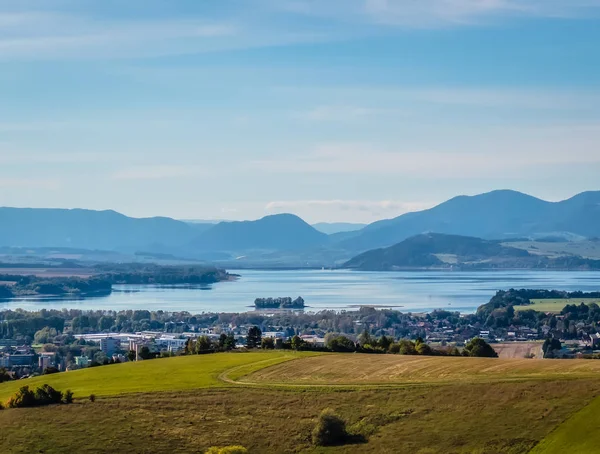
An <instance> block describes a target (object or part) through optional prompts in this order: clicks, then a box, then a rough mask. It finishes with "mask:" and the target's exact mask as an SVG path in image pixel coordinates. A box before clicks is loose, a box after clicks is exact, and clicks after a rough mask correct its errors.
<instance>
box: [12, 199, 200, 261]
mask: <svg viewBox="0 0 600 454" xmlns="http://www.w3.org/2000/svg"><path fill="white" fill-rule="evenodd" d="M209 227H211V226H210V225H208V226H207V225H203V224H197V225H190V224H187V223H185V222H181V221H176V220H174V219H170V218H163V217H156V218H145V219H137V218H130V217H127V216H125V215H123V214H120V213H117V212H115V211H110V210H109V211H93V210H82V209H74V210H65V209H42V208H0V246H25V247H70V248H82V249H92V250H93V249H101V250H128V251H133V250H150V251H158V252H160V251H162V250H169V249H172V248H174V247H178V246H182V245H184V244H186V243H187V242H189V241H191V240H192V239H193V238H194V237H196V236H198V235H199V234H200V233H202V232H203V231H204V230H206V229H207V228H209Z"/></svg>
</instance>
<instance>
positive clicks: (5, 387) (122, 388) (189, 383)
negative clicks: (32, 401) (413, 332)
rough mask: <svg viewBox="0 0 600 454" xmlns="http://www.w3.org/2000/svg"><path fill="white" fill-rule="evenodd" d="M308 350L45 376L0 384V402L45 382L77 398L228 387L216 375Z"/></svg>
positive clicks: (167, 360)
mask: <svg viewBox="0 0 600 454" xmlns="http://www.w3.org/2000/svg"><path fill="white" fill-rule="evenodd" d="M311 355H314V353H309V352H290V351H287V352H282V351H278V352H272V353H262V352H258V353H231V354H226V355H193V356H180V357H176V358H164V359H161V360H154V361H140V362H133V363H125V364H114V365H110V366H103V367H96V368H90V369H81V370H75V371H71V372H66V373H59V374H52V375H45V376H40V377H34V378H31V379H27V380H19V381H13V382H7V383H2V384H0V402H5V401H6V400H8V398H9V397H10V396H12V395H13V394H14V393H15V391H17V390H18V389H19V387H21V386H24V385H29V386H30V387H36V386H40V385H42V384H44V383H47V384H49V385H50V386H52V387H54V388H56V389H59V390H61V391H64V390H66V389H71V390H72V391H73V392H74V393H75V398H77V397H80V398H81V397H87V396H89V395H90V394H96V395H97V396H112V395H116V394H128V393H142V392H146V393H147V392H160V391H180V390H187V389H197V388H208V387H222V386H229V384H228V383H226V382H223V381H221V380H219V374H221V373H222V372H224V371H227V370H233V372H232V373H233V376H234V377H235V371H236V370H237V369H238V368H241V367H243V369H242V370H243V372H244V373H250V372H252V371H253V370H257V369H259V368H262V367H266V366H269V365H274V364H277V363H280V362H283V361H289V360H291V359H295V358H299V357H303V356H311Z"/></svg>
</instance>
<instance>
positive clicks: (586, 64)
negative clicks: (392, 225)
mask: <svg viewBox="0 0 600 454" xmlns="http://www.w3.org/2000/svg"><path fill="white" fill-rule="evenodd" d="M599 42H600V0H581V1H580V0H418V1H416V0H187V1H176V0H161V1H159V0H128V1H126V2H124V1H116V0H103V1H102V2H99V1H91V0H19V1H14V0H0V205H4V206H32V207H65V208H72V207H85V208H92V209H107V208H111V209H116V210H118V211H121V212H123V213H125V214H128V215H132V216H153V215H166V216H172V217H176V218H184V219H193V218H196V219H223V218H225V219H255V218H259V217H262V216H264V215H267V214H274V213H278V212H294V213H296V214H298V215H300V216H302V217H304V218H305V219H306V220H308V221H310V222H317V221H357V222H370V221H374V220H376V219H380V218H387V217H393V216H396V215H399V214H401V213H403V212H406V211H412V210H415V209H421V208H425V207H429V206H432V205H434V204H436V203H439V202H441V201H444V200H446V199H448V198H450V197H452V196H454V195H457V194H476V193H480V192H485V191H489V190H493V189H499V188H511V189H516V190H520V191H523V192H527V193H530V194H533V195H535V196H538V197H541V198H545V199H548V200H560V199H563V198H567V197H570V196H572V195H574V194H575V193H577V192H581V191H584V190H594V189H600V187H599V183H598V175H600V48H599V47H598V43H599Z"/></svg>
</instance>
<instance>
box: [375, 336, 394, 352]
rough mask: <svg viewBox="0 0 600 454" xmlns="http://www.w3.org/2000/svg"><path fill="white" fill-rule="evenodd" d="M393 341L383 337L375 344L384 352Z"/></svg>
mask: <svg viewBox="0 0 600 454" xmlns="http://www.w3.org/2000/svg"><path fill="white" fill-rule="evenodd" d="M392 343H393V340H392V339H390V338H389V337H387V336H385V335H383V336H381V337H380V338H379V340H378V341H377V344H378V345H379V346H380V347H381V348H383V349H384V350H385V351H387V350H388V349H389V348H390V345H392Z"/></svg>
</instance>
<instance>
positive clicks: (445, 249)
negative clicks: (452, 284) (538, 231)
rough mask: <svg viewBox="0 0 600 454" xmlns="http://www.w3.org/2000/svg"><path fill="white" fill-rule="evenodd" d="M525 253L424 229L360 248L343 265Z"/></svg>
mask: <svg viewBox="0 0 600 454" xmlns="http://www.w3.org/2000/svg"><path fill="white" fill-rule="evenodd" d="M526 257H529V253H528V252H527V251H524V250H522V249H515V248H510V247H506V246H503V245H501V244H499V243H498V242H495V241H487V240H482V239H480V238H472V237H466V236H459V235H445V234H439V233H428V234H423V235H416V236H414V237H411V238H408V239H406V240H404V241H402V242H400V243H398V244H396V245H394V246H391V247H388V248H383V249H375V250H372V251H367V252H364V253H362V254H360V255H358V256H356V257H354V258H353V259H351V260H349V261H348V262H346V263H345V264H344V268H352V269H359V270H370V271H377V270H391V269H396V268H427V267H436V266H437V267H439V266H444V265H448V264H456V265H459V264H463V263H467V262H469V263H474V262H482V261H487V262H489V261H490V260H505V259H507V258H513V259H517V260H518V259H522V258H526ZM442 258H445V261H444V260H442ZM445 262H448V263H445Z"/></svg>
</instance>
